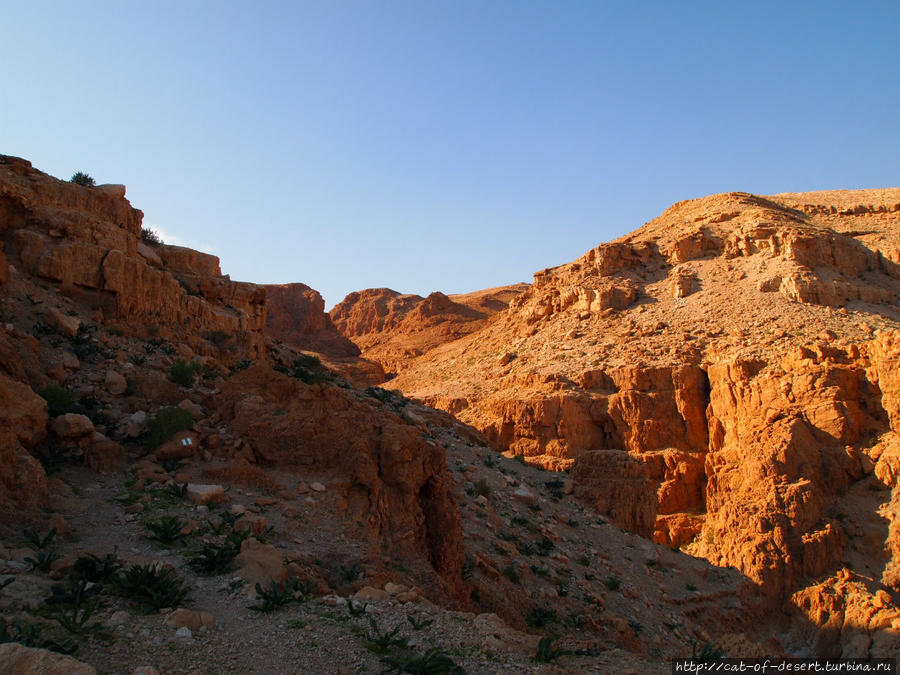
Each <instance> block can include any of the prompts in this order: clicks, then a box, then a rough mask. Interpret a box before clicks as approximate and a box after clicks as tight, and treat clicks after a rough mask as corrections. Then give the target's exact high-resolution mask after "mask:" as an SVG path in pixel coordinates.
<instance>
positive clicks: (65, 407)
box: [38, 385, 82, 417]
mask: <svg viewBox="0 0 900 675" xmlns="http://www.w3.org/2000/svg"><path fill="white" fill-rule="evenodd" d="M38 394H40V395H41V397H42V398H43V399H44V400H45V401H47V413H48V414H49V415H50V417H57V416H58V415H65V414H66V413H72V412H77V413H80V412H82V410H81V406H79V405H78V402H77V401H76V400H75V394H73V393H72V392H71V391H69V390H68V389H66V388H65V387H58V386H56V385H51V386H49V387H45V388H44V389H41V390H40V391H39V392H38Z"/></svg>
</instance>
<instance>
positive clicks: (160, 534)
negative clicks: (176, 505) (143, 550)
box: [144, 516, 185, 544]
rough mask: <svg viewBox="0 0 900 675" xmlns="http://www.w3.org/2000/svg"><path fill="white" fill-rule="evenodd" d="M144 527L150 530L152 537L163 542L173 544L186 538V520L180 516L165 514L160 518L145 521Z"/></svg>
mask: <svg viewBox="0 0 900 675" xmlns="http://www.w3.org/2000/svg"><path fill="white" fill-rule="evenodd" d="M144 527H146V528H147V529H148V530H150V532H151V535H150V538H151V539H153V540H154V541H158V542H160V543H162V544H172V543H174V542H176V541H179V540H181V539H184V536H185V535H184V533H183V532H182V530H183V529H184V522H183V521H182V520H181V518H179V517H178V516H163V517H162V518H160V519H159V520H150V521H147V522H146V523H144Z"/></svg>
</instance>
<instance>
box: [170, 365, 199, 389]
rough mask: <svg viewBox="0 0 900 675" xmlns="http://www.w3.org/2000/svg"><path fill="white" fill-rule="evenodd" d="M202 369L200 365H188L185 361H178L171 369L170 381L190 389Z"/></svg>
mask: <svg viewBox="0 0 900 675" xmlns="http://www.w3.org/2000/svg"><path fill="white" fill-rule="evenodd" d="M201 369H202V366H201V365H200V364H199V363H187V362H186V361H185V360H184V359H178V360H177V361H176V362H175V363H173V364H172V366H171V367H170V368H169V379H170V380H172V382H174V383H175V384H177V385H178V386H180V387H190V386H192V385H193V384H194V378H195V377H196V376H197V373H198V372H200V370H201Z"/></svg>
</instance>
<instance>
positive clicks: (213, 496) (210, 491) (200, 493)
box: [187, 483, 225, 504]
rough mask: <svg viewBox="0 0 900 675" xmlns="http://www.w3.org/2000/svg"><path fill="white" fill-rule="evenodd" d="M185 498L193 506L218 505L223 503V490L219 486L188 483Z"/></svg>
mask: <svg viewBox="0 0 900 675" xmlns="http://www.w3.org/2000/svg"><path fill="white" fill-rule="evenodd" d="M187 498H188V499H189V500H191V501H192V502H194V503H195V504H220V503H222V502H223V501H225V488H223V487H222V486H221V485H204V484H202V483H188V486H187Z"/></svg>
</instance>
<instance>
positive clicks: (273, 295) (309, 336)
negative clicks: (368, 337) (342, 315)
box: [265, 283, 360, 358]
mask: <svg viewBox="0 0 900 675" xmlns="http://www.w3.org/2000/svg"><path fill="white" fill-rule="evenodd" d="M265 289H266V332H267V333H268V334H269V336H270V337H273V338H275V339H277V340H281V341H282V342H286V343H288V344H291V345H294V346H295V347H298V348H300V349H308V350H310V351H314V352H320V353H322V354H327V355H328V356H333V357H338V358H340V357H348V356H359V353H360V351H359V347H357V346H356V345H355V344H353V343H352V342H350V340H348V339H347V338H346V337H344V336H343V335H342V334H341V333H340V332H338V330H337V328H335V326H334V323H332V321H331V317H330V316H329V315H328V314H327V313H326V312H325V300H323V299H322V295H321V294H320V293H319V292H318V291H316V290H314V289H312V288H310V287H309V286H307V285H306V284H299V283H298V284H280V285H267V286H266V287H265Z"/></svg>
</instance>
